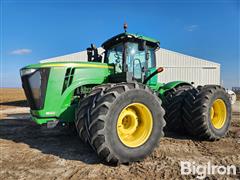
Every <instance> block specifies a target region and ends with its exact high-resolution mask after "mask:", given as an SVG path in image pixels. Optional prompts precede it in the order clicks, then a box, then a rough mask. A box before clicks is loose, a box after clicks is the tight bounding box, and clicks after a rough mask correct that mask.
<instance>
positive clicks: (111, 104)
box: [85, 83, 165, 164]
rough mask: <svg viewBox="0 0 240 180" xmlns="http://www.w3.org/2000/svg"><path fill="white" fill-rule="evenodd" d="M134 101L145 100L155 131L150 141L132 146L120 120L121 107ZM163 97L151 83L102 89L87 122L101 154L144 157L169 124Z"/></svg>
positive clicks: (110, 158) (116, 158)
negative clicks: (124, 139)
mask: <svg viewBox="0 0 240 180" xmlns="http://www.w3.org/2000/svg"><path fill="white" fill-rule="evenodd" d="M132 103H141V104H144V105H145V106H146V107H147V108H148V109H149V110H150V112H151V115H152V119H153V126H152V131H151V134H150V136H149V137H148V139H147V140H146V142H144V144H142V145H140V146H138V147H128V146H127V145H126V144H123V142H122V141H121V140H120V138H119V136H118V132H117V121H118V117H119V115H120V113H121V111H122V110H123V109H124V108H125V107H126V106H128V105H129V104H132ZM163 116H164V109H163V108H162V106H161V100H160V99H159V98H158V97H157V96H156V95H155V94H154V92H153V91H152V90H150V89H149V88H148V87H147V86H144V85H143V84H138V83H119V84H116V85H114V86H113V87H111V88H108V89H106V90H104V91H101V92H99V93H98V95H97V96H96V98H95V100H94V101H93V105H92V107H91V110H90V111H89V116H88V119H85V120H86V124H87V126H88V128H87V131H88V133H87V134H88V135H89V137H88V139H89V140H90V141H89V143H90V144H91V146H92V147H93V149H94V150H95V151H96V152H97V154H98V156H99V157H100V158H101V159H103V160H105V161H106V162H108V163H113V164H116V163H129V162H134V161H141V160H143V159H144V158H145V157H146V156H148V155H149V154H150V153H151V152H152V151H153V149H154V148H155V147H156V146H157V145H158V144H159V139H160V137H161V136H163V135H164V134H163V127H164V126H165V120H164V117H163Z"/></svg>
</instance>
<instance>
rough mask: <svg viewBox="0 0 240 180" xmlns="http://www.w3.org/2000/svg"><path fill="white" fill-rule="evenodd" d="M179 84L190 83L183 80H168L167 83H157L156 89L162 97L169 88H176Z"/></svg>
mask: <svg viewBox="0 0 240 180" xmlns="http://www.w3.org/2000/svg"><path fill="white" fill-rule="evenodd" d="M180 85H190V86H191V84H190V83H188V82H185V81H172V82H168V83H167V84H159V86H158V88H157V91H158V92H159V94H160V98H161V99H162V98H164V94H165V92H167V91H169V90H170V89H173V88H176V87H178V86H180Z"/></svg>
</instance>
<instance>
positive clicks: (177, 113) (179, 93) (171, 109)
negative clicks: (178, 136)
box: [163, 84, 193, 133]
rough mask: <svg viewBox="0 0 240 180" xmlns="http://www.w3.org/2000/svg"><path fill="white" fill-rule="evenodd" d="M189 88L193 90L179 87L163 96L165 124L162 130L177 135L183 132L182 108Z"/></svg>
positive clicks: (183, 86)
mask: <svg viewBox="0 0 240 180" xmlns="http://www.w3.org/2000/svg"><path fill="white" fill-rule="evenodd" d="M191 88H193V86H191V85H187V84H184V85H179V86H177V87H175V88H173V89H171V90H169V91H167V92H166V93H165V94H164V100H163V107H164V109H165V112H166V114H165V116H164V118H165V120H166V123H167V124H166V126H165V128H164V130H166V131H170V132H177V133H184V132H185V127H184V125H183V120H182V113H183V108H182V107H183V102H184V98H185V96H186V94H187V91H188V90H189V89H191Z"/></svg>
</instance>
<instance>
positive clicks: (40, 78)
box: [21, 68, 50, 110]
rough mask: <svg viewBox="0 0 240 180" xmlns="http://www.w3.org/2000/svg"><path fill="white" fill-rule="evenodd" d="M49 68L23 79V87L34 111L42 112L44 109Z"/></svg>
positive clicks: (25, 76) (39, 70)
mask: <svg viewBox="0 0 240 180" xmlns="http://www.w3.org/2000/svg"><path fill="white" fill-rule="evenodd" d="M49 72H50V69H49V68H40V69H38V70H37V71H35V72H34V73H32V74H28V75H24V76H22V77H21V79H22V86H23V89H24V92H25V95H26V97H27V101H28V104H29V106H30V108H31V109H32V110H40V109H43V107H44V101H45V96H46V89H47V82H48V76H49Z"/></svg>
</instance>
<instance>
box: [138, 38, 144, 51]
mask: <svg viewBox="0 0 240 180" xmlns="http://www.w3.org/2000/svg"><path fill="white" fill-rule="evenodd" d="M145 49H146V41H144V40H140V42H139V43H138V50H139V51H145Z"/></svg>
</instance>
